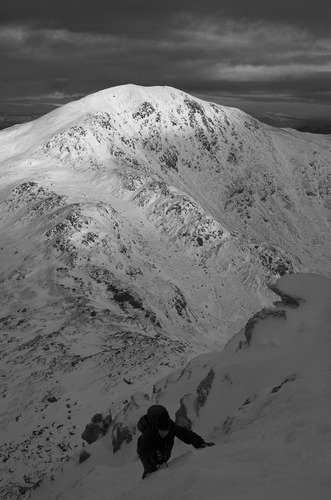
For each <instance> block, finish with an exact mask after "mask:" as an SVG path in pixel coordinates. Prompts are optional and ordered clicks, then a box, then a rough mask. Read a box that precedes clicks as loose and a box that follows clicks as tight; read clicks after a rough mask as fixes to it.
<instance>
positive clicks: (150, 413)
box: [137, 405, 213, 479]
mask: <svg viewBox="0 0 331 500" xmlns="http://www.w3.org/2000/svg"><path fill="white" fill-rule="evenodd" d="M137 428H138V430H139V431H140V432H141V433H142V434H141V436H140V437H139V439H138V443H137V452H138V455H139V458H140V460H141V463H142V464H143V467H144V473H143V479H144V478H145V477H146V476H148V475H149V474H151V473H152V472H155V471H156V470H157V469H158V468H159V467H160V465H162V464H163V463H167V461H168V460H169V458H170V455H171V451H172V448H173V446H174V441H175V437H177V438H178V439H180V440H181V441H183V442H184V443H186V444H191V445H193V446H194V448H204V447H205V446H210V445H211V444H213V443H205V441H204V440H203V439H202V437H200V436H198V434H195V432H193V431H191V430H189V429H187V428H186V427H182V426H180V425H177V424H175V422H173V421H172V420H171V419H170V417H169V414H168V412H167V410H166V408H165V407H164V406H161V405H153V406H150V407H149V408H148V410H147V414H146V415H144V416H143V417H141V419H140V420H139V422H138V424H137Z"/></svg>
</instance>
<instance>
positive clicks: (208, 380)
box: [196, 369, 215, 414]
mask: <svg viewBox="0 0 331 500" xmlns="http://www.w3.org/2000/svg"><path fill="white" fill-rule="evenodd" d="M214 378H215V372H214V370H213V369H211V370H210V371H209V372H208V374H207V376H206V377H205V378H204V379H203V380H202V381H201V382H200V384H199V385H198V388H197V394H198V396H197V399H196V411H197V414H198V413H199V410H200V408H202V407H203V406H204V405H205V403H206V401H207V398H208V394H209V392H210V389H211V387H212V385H213V380H214Z"/></svg>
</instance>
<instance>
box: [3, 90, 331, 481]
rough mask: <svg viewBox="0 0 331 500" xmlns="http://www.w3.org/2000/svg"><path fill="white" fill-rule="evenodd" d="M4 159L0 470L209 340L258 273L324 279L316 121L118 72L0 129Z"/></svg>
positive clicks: (36, 464) (217, 339)
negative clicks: (281, 120) (261, 114)
mask: <svg viewBox="0 0 331 500" xmlns="http://www.w3.org/2000/svg"><path fill="white" fill-rule="evenodd" d="M0 158H1V162H0V175H1V189H0V231H1V245H0V286H1V289H0V292H1V317H0V327H1V361H0V363H1V364H0V375H1V378H0V383H1V386H0V387H1V394H2V400H1V402H0V405H1V407H0V408H1V410H0V438H1V444H2V447H1V453H2V454H3V455H4V457H5V461H4V462H3V468H4V479H3V483H6V484H7V482H8V481H9V482H10V483H12V484H14V485H15V484H17V483H21V482H22V480H23V477H24V475H26V476H27V475H29V476H31V478H32V479H33V480H35V479H36V478H38V477H39V476H40V474H41V473H42V472H43V471H47V470H49V469H50V468H51V467H53V466H54V464H56V463H59V462H60V463H61V462H65V461H66V460H67V459H68V457H70V456H71V454H72V452H73V451H75V450H76V449H79V448H80V446H81V439H80V435H81V432H82V430H83V429H84V426H85V425H86V424H87V423H88V422H89V420H90V418H91V416H92V415H93V414H94V413H96V412H108V411H109V410H111V411H112V413H113V414H117V413H118V412H119V411H120V410H121V409H122V408H123V402H124V401H125V400H126V399H128V398H129V397H130V394H131V393H132V391H133V390H136V391H143V390H145V389H147V388H151V387H152V385H153V384H154V383H155V382H156V381H157V380H158V379H159V378H160V377H161V376H164V375H167V374H168V373H170V372H171V371H172V370H173V369H175V368H178V367H183V366H185V365H186V363H187V361H188V360H190V359H191V358H192V357H193V356H195V355H197V354H200V353H205V352H208V351H211V350H214V349H220V348H223V346H224V345H225V344H226V342H227V341H228V339H229V338H231V337H232V336H233V335H234V334H235V333H236V332H238V331H239V330H240V328H241V327H242V326H243V325H244V324H245V322H246V321H247V320H248V319H249V317H251V316H252V315H253V314H254V313H255V312H256V311H258V310H259V309H260V308H261V307H264V306H268V305H270V304H271V303H272V301H273V300H274V294H273V293H272V292H271V291H270V290H269V289H268V287H267V283H268V282H269V281H270V280H271V281H272V280H273V279H275V278H276V277H278V276H279V275H282V274H284V273H286V272H290V273H291V272H297V271H310V272H315V273H318V274H324V275H325V276H330V248H331V246H330V243H331V242H330V215H329V213H330V201H329V194H330V163H331V162H330V158H331V144H330V137H328V136H324V137H321V136H311V135H309V134H300V133H297V132H295V131H292V132H291V131H288V130H281V129H273V128H271V127H268V126H266V125H263V124H261V123H259V122H258V121H256V120H254V119H253V118H251V117H250V116H248V115H246V114H244V113H242V112H241V111H239V110H236V109H231V108H225V107H222V106H218V105H214V104H209V103H206V102H203V101H201V100H198V99H195V98H193V97H191V96H189V95H188V94H185V93H183V92H180V91H177V90H175V89H172V88H168V87H151V88H143V87H137V86H133V85H128V86H123V87H116V88H113V89H108V90H105V91H102V92H99V93H97V94H93V95H91V96H88V97H86V98H84V99H82V100H80V101H75V102H73V103H70V104H68V105H66V106H63V107H62V108H60V109H57V110H55V111H54V112H52V113H50V114H48V115H46V116H44V117H42V118H40V119H38V120H36V121H34V122H31V123H27V124H23V125H20V126H15V127H12V128H10V129H6V130H4V131H1V132H0ZM125 380H130V382H133V384H132V385H131V384H128V383H127V382H125ZM49 398H51V399H52V398H56V400H57V401H55V402H54V403H50V402H49V400H48V399H49ZM0 484H1V483H0ZM1 486H2V485H1ZM1 486H0V487H1ZM5 490H6V491H7V490H8V488H7V486H4V490H3V491H5Z"/></svg>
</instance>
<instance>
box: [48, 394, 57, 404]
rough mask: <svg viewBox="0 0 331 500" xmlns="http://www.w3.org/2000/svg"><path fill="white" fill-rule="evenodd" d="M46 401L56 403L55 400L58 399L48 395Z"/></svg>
mask: <svg viewBox="0 0 331 500" xmlns="http://www.w3.org/2000/svg"><path fill="white" fill-rule="evenodd" d="M47 401H48V402H49V403H56V401H58V399H57V398H56V397H55V396H50V397H49V398H47Z"/></svg>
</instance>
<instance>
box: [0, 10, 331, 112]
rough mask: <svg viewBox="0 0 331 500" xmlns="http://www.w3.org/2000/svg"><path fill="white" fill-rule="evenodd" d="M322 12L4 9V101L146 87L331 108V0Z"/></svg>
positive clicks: (0, 57)
mask: <svg viewBox="0 0 331 500" xmlns="http://www.w3.org/2000/svg"><path fill="white" fill-rule="evenodd" d="M313 6H314V9H312V3H311V2H307V1H306V0H301V1H298V0H291V1H289V0H286V1H285V0H275V1H274V0H249V1H248V0H231V1H230V0H229V1H223V2H221V1H219V0H209V1H207V0H206V1H204V2H202V1H201V0H199V1H198V0H187V1H186V0H177V1H174V0H169V1H168V2H163V1H161V2H155V0H153V1H152V0H121V1H118V2H112V1H110V0H93V1H92V0H86V1H81V2H79V3H78V2H77V1H76V0H75V1H74V0H66V1H63V0H58V1H57V2H45V1H44V0H43V1H41V0H29V1H27V2H22V1H21V0H11V2H7V3H6V2H5V1H4V2H1V6H0V65H1V68H5V70H2V71H1V75H0V99H1V98H2V100H7V101H8V100H9V99H17V100H20V99H21V100H24V101H26V102H27V101H28V99H29V98H30V99H31V100H33V99H34V98H35V97H38V96H39V97H40V99H45V98H46V97H47V99H53V100H54V101H57V102H65V101H67V100H70V99H71V98H75V96H81V95H84V94H88V93H92V92H95V91H98V90H100V89H102V88H107V87H111V86H114V85H121V84H126V83H136V84H140V85H171V86H174V87H177V88H181V89H183V90H186V91H188V92H192V93H196V94H201V95H202V94H203V95H208V94H215V95H221V94H222V93H223V95H225V94H228V93H230V92H232V94H233V96H234V97H235V98H238V99H240V96H242V95H244V94H245V93H250V95H251V96H252V98H251V100H252V101H254V100H257V99H260V98H261V96H262V97H263V99H264V100H265V101H266V102H270V101H269V97H268V98H267V97H266V96H271V97H270V98H272V96H273V98H274V99H275V100H276V99H277V96H278V97H279V98H281V99H283V100H284V102H289V101H290V100H291V99H292V100H294V101H298V102H302V103H303V102H304V101H305V100H306V102H307V104H309V103H312V102H316V103H325V104H327V105H329V106H331V95H330V92H329V91H328V89H329V88H331V70H330V61H331V34H330V30H329V17H330V16H329V14H330V9H331V8H330V7H329V0H328V1H325V0H316V1H315V2H314V5H313ZM254 93H255V94H254ZM330 113H331V111H330Z"/></svg>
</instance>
